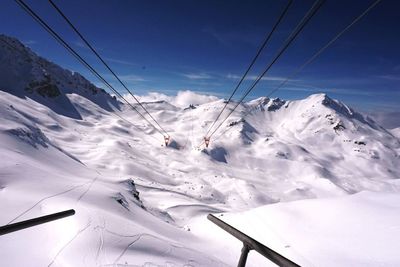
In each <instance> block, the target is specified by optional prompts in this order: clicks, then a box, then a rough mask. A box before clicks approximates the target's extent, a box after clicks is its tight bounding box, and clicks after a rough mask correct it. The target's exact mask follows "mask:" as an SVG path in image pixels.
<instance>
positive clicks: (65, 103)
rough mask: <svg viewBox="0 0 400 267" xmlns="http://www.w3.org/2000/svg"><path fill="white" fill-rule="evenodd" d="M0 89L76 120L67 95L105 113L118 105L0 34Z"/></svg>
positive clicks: (97, 90) (69, 72) (91, 85)
mask: <svg viewBox="0 0 400 267" xmlns="http://www.w3.org/2000/svg"><path fill="white" fill-rule="evenodd" d="M0 89H1V90H2V91H6V92H8V93H11V94H13V95H16V96H18V97H29V98H31V99H33V100H35V101H37V102H39V103H42V104H44V105H46V106H48V107H50V108H51V109H52V110H54V111H56V112H57V113H59V114H62V115H66V116H70V117H74V118H79V114H78V112H77V111H76V110H75V108H74V107H73V105H72V103H71V101H70V100H69V99H68V95H70V94H76V95H79V96H82V97H84V98H87V99H89V100H90V101H92V102H94V103H95V104H97V105H99V106H101V107H102V108H104V109H106V110H111V109H112V106H117V105H118V103H117V101H116V100H115V99H113V98H112V97H111V96H110V95H109V94H108V93H106V92H105V91H104V90H103V89H100V88H98V87H96V86H95V85H93V84H92V83H91V82H89V81H88V80H87V79H85V78H84V77H83V76H82V75H80V74H79V73H77V72H71V71H70V70H67V69H63V68H61V67H60V66H58V65H56V64H54V63H52V62H50V61H48V60H46V59H44V58H42V57H40V56H38V55H36V54H35V53H34V52H32V50H31V49H29V48H28V47H26V46H25V45H24V44H22V43H21V42H20V41H18V40H17V39H16V38H12V37H8V36H6V35H0Z"/></svg>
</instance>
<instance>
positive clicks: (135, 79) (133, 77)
mask: <svg viewBox="0 0 400 267" xmlns="http://www.w3.org/2000/svg"><path fill="white" fill-rule="evenodd" d="M119 77H120V79H121V80H122V81H126V82H145V81H147V80H146V79H145V78H143V77H141V76H138V75H135V74H128V75H120V76H119Z"/></svg>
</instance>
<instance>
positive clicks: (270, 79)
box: [226, 73, 293, 81]
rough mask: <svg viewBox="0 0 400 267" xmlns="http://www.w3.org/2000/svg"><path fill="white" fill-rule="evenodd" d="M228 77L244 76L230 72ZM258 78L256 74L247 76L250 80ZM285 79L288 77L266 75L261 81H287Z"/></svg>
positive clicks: (232, 78) (237, 77)
mask: <svg viewBox="0 0 400 267" xmlns="http://www.w3.org/2000/svg"><path fill="white" fill-rule="evenodd" d="M226 78H228V79H231V80H239V79H241V78H242V76H239V75H236V74H230V73H229V74H228V75H226ZM257 78H258V76H256V75H248V76H246V80H250V81H254V80H256V79H257ZM285 80H286V77H280V76H264V77H262V78H261V81H285ZM292 81H293V80H292Z"/></svg>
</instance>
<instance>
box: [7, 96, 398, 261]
mask: <svg viewBox="0 0 400 267" xmlns="http://www.w3.org/2000/svg"><path fill="white" fill-rule="evenodd" d="M181 94H188V95H191V94H192V93H190V92H186V93H181ZM68 97H69V99H70V100H71V102H72V103H73V104H74V105H75V107H76V108H77V110H91V111H92V112H91V114H83V117H84V118H83V119H82V120H76V119H71V118H69V117H65V116H61V115H58V114H56V113H54V112H53V111H51V110H50V109H48V108H47V107H45V106H43V105H41V104H38V103H36V102H34V101H32V100H29V99H21V98H18V97H15V96H13V95H10V94H8V93H5V92H0V112H1V114H2V116H1V119H0V120H1V124H0V125H1V126H0V128H1V133H0V139H1V147H0V157H1V159H2V160H1V168H0V175H1V180H0V187H1V190H0V207H1V211H2V212H1V215H0V220H1V223H2V224H7V223H10V222H16V221H19V220H24V219H28V218H32V217H35V216H40V215H43V214H48V213H51V212H57V211H61V210H64V209H69V208H74V209H75V210H76V211H77V213H76V215H75V216H73V217H70V218H67V219H63V220H60V221H57V222H53V223H48V224H46V225H42V226H38V227H35V228H31V229H29V230H24V231H20V232H16V233H13V234H9V235H6V236H2V237H0V239H1V242H0V258H1V259H2V265H4V266H113V265H114V266H117V264H121V265H128V266H129V265H131V266H135V265H139V266H141V265H145V266H146V264H147V265H148V266H152V265H151V264H154V265H156V266H157V265H160V266H184V265H186V266H226V265H227V266H234V265H235V264H236V262H237V260H238V257H239V254H240V248H241V244H240V242H238V241H235V239H233V238H231V237H230V236H229V234H227V233H225V232H224V231H223V230H221V229H219V228H217V227H216V226H214V225H212V223H211V222H209V221H207V220H206V215H207V214H208V213H221V212H225V215H224V216H223V217H221V218H222V219H225V220H226V221H227V222H229V223H232V225H234V226H236V227H237V228H238V229H240V230H242V231H244V232H246V233H248V234H249V235H251V236H253V237H255V238H256V239H258V240H259V241H261V242H263V243H264V244H266V245H269V246H271V247H272V248H274V249H276V250H277V251H279V252H281V253H282V254H284V255H286V256H287V257H290V258H291V259H292V260H294V261H296V262H298V263H299V264H302V265H304V266H345V265H347V266H367V265H369V266H377V265H378V266H379V265H385V266H386V265H387V266H396V265H399V264H400V256H399V255H398V253H396V244H397V242H398V241H400V235H399V233H400V215H399V214H400V204H399V203H400V197H399V196H397V195H396V194H398V190H399V181H400V180H399V179H398V178H399V170H398V168H397V166H398V163H399V156H398V152H399V140H398V139H396V138H395V137H393V136H392V135H391V134H390V133H388V132H386V131H385V130H384V129H381V128H377V129H374V128H372V127H370V126H368V124H366V123H364V122H359V121H358V120H355V119H352V118H351V117H345V115H343V114H340V113H338V112H337V111H335V110H333V109H332V108H331V107H329V106H325V105H323V104H322V102H323V101H325V100H326V99H327V97H326V96H325V95H314V96H311V97H310V98H308V99H306V100H302V101H294V102H286V103H285V106H282V107H280V108H279V109H278V110H275V111H268V110H267V106H268V103H267V104H265V105H264V106H263V108H261V109H260V108H259V109H255V111H254V114H253V115H251V116H249V117H248V118H246V122H245V123H239V124H237V125H235V126H233V127H234V128H233V129H232V130H231V131H228V133H227V134H226V136H225V137H224V138H221V139H220V140H218V141H217V142H215V143H212V144H211V146H210V148H209V149H207V150H203V151H201V150H199V149H197V148H196V146H197V145H198V144H199V143H200V142H201V137H202V135H203V134H204V132H205V130H206V128H207V126H208V125H209V123H210V122H211V121H212V118H214V117H215V115H216V112H218V110H219V108H221V107H222V105H223V103H222V101H221V100H212V99H210V100H209V101H211V102H206V103H203V104H201V105H199V106H196V109H186V110H185V109H184V108H182V107H180V106H179V105H177V106H175V105H173V104H170V103H167V102H152V103H150V102H149V103H147V104H146V106H147V107H148V108H149V109H150V111H151V112H152V113H153V114H154V115H155V116H156V117H157V119H159V120H160V122H161V123H163V125H165V126H166V129H167V130H168V131H169V132H170V134H171V136H172V138H173V140H174V141H175V142H176V143H177V145H176V147H178V149H175V148H171V147H167V148H166V147H163V146H162V141H163V140H162V136H161V135H159V134H158V133H157V132H156V131H154V130H152V129H151V128H150V127H148V126H146V125H145V124H144V123H143V122H141V121H140V120H139V117H138V116H137V115H136V114H135V113H134V112H133V111H129V110H128V109H127V108H126V109H125V110H124V111H123V112H122V113H121V114H123V116H124V117H126V118H129V119H131V120H132V122H134V124H135V125H137V128H135V127H133V126H132V125H129V124H128V123H126V122H124V121H123V120H121V119H119V118H118V117H116V116H113V115H111V113H109V112H107V111H105V110H103V109H101V108H99V107H98V106H96V105H95V104H93V103H92V102H90V101H88V100H87V99H85V98H83V97H80V96H78V95H68ZM181 97H182V96H181ZM192 101H193V100H191V102H192ZM171 102H173V99H171ZM186 104H187V106H188V105H189V103H186ZM252 104H254V103H248V106H243V107H241V108H242V109H245V108H250V106H251V105H252ZM327 114H332V116H334V117H335V120H341V121H342V123H343V124H344V125H345V127H346V129H345V130H343V131H340V132H335V131H334V130H333V129H332V127H333V126H334V124H331V123H330V120H328V119H327V118H326V115H327ZM239 115H240V114H236V115H235V116H234V117H233V118H232V121H235V120H239V118H240V117H239ZM372 126H373V127H377V126H375V125H372ZM224 128H226V125H224V126H223V129H224ZM249 129H250V130H249ZM142 130H143V131H142ZM145 132H146V133H145ZM345 140H350V141H345ZM354 141H364V142H366V145H358V144H355V143H354ZM215 151H222V152H215ZM128 179H132V180H133V181H134V183H135V185H136V190H137V191H139V192H140V199H141V201H142V203H143V204H142V205H143V206H144V207H145V209H143V208H142V207H141V203H140V202H138V201H137V199H135V198H134V196H133V194H132V187H131V186H130V184H129V182H127V180H128ZM365 190H368V191H375V192H379V193H372V192H362V193H358V194H354V193H357V192H360V191H365ZM350 194H354V195H350ZM349 195H350V196H349ZM121 196H122V198H124V199H125V201H126V205H121V204H120V203H119V202H118V201H117V200H116V199H118V197H119V198H121ZM298 199H312V200H300V201H294V202H287V201H292V200H298ZM282 201H283V202H285V203H278V204H272V205H267V204H271V203H275V202H282ZM264 205H266V206H264ZM260 206H262V207H260ZM257 207H258V208H257ZM237 212H240V213H237ZM21 255H23V256H21ZM264 264H267V261H265V260H264V259H263V258H261V257H257V255H256V253H254V252H251V253H250V257H249V266H261V265H264Z"/></svg>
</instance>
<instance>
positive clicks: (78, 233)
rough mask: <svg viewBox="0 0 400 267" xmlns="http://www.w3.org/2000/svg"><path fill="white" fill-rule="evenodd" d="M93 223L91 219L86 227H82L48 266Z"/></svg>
mask: <svg viewBox="0 0 400 267" xmlns="http://www.w3.org/2000/svg"><path fill="white" fill-rule="evenodd" d="M90 225H91V222H90V221H89V222H88V223H87V225H86V226H85V227H83V228H82V229H80V230H79V231H78V232H77V233H76V234H75V235H74V236H73V237H72V238H71V239H70V240H69V241H68V242H67V243H66V244H65V245H64V246H63V247H62V248H61V249H60V250H59V251H58V252H57V253H56V255H55V256H54V258H53V259H52V261H51V262H50V263H49V264H48V265H47V267H50V266H51V265H53V264H54V263H55V261H56V260H57V258H58V256H60V254H61V253H62V252H63V251H64V250H65V249H66V248H67V247H68V246H69V245H70V244H71V243H72V242H73V241H74V240H75V239H76V238H77V237H78V236H79V235H80V234H82V233H83V232H84V231H86V229H88V228H89V227H90Z"/></svg>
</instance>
